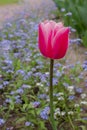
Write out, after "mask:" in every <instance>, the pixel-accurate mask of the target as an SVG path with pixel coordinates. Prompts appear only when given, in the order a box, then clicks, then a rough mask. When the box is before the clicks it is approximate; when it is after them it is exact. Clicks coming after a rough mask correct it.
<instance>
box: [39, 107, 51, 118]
mask: <svg viewBox="0 0 87 130" xmlns="http://www.w3.org/2000/svg"><path fill="white" fill-rule="evenodd" d="M49 112H50V108H49V107H45V108H44V109H43V110H42V111H41V112H40V117H41V118H42V119H43V120H47V119H48V116H49Z"/></svg>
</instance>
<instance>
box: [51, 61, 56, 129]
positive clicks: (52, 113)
mask: <svg viewBox="0 0 87 130" xmlns="http://www.w3.org/2000/svg"><path fill="white" fill-rule="evenodd" d="M53 64H54V60H53V59H50V89H49V96H50V122H51V125H52V128H53V130H57V128H56V125H55V120H54V108H53Z"/></svg>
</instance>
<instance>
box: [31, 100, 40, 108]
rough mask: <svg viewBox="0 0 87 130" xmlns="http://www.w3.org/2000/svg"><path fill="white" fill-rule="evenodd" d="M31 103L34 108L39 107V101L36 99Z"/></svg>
mask: <svg viewBox="0 0 87 130" xmlns="http://www.w3.org/2000/svg"><path fill="white" fill-rule="evenodd" d="M32 105H33V107H34V108H37V107H39V105H40V102H38V101H35V102H32Z"/></svg>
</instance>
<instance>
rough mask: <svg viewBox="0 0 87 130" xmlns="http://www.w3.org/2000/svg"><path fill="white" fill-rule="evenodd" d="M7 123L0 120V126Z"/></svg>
mask: <svg viewBox="0 0 87 130" xmlns="http://www.w3.org/2000/svg"><path fill="white" fill-rule="evenodd" d="M4 123H5V120H4V119H2V118H0V126H2V125H3V124H4Z"/></svg>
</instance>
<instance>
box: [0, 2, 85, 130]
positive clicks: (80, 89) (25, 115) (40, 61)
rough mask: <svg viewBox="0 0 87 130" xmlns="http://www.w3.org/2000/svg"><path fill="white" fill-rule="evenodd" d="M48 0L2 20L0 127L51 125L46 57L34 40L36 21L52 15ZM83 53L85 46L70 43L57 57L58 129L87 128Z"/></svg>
mask: <svg viewBox="0 0 87 130" xmlns="http://www.w3.org/2000/svg"><path fill="white" fill-rule="evenodd" d="M49 3H50V1H49V0H48V3H45V2H44V1H43V0H42V2H41V5H40V6H38V8H40V10H39V9H37V11H36V14H33V13H34V11H32V12H31V13H30V14H29V12H28V10H27V11H24V12H23V13H22V14H21V15H19V16H18V17H17V18H16V19H15V20H12V21H9V22H6V24H5V25H4V27H3V29H2V30H1V31H0V48H1V50H2V52H1V51H0V52H1V54H0V129H1V130H4V129H5V130H52V127H51V125H50V123H49V116H50V108H49V59H46V58H44V57H43V56H42V55H41V54H40V52H39V49H38V40H37V39H38V38H37V37H38V34H37V32H38V24H39V23H40V21H43V20H44V19H47V18H49V19H52V18H53V16H54V15H53V14H50V12H51V10H52V8H53V9H54V4H53V5H50V4H49ZM39 4H40V3H39ZM49 5H50V6H49ZM44 7H47V8H46V9H47V10H46V9H45V8H44ZM48 7H49V8H48ZM42 8H43V11H44V13H42V10H41V9H42ZM44 9H45V10H44ZM38 11H39V12H40V14H38ZM45 11H46V12H45ZM51 13H52V12H51ZM37 14H38V17H37ZM42 14H43V15H42ZM86 58H87V51H86V49H85V48H83V47H82V46H81V45H78V44H75V45H73V44H70V46H69V50H68V52H67V55H66V56H65V57H64V58H63V59H62V60H56V61H55V64H54V80H53V85H54V107H55V114H54V115H55V121H56V124H57V126H58V130H75V129H76V130H86V128H87V115H86V113H87V73H86V72H87V61H86V60H87V59H86Z"/></svg>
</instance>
